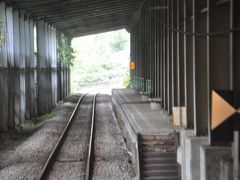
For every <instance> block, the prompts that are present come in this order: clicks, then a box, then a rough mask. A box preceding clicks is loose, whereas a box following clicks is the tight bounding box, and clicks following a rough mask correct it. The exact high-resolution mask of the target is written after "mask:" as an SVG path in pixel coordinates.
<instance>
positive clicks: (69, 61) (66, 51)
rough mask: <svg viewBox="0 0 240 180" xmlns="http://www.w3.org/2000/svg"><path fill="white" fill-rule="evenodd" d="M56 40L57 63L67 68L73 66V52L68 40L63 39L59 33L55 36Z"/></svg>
mask: <svg viewBox="0 0 240 180" xmlns="http://www.w3.org/2000/svg"><path fill="white" fill-rule="evenodd" d="M57 38H58V47H57V56H58V63H63V64H66V65H68V66H73V62H74V59H75V56H74V50H73V48H72V46H71V39H70V38H66V37H65V38H63V37H62V36H61V33H58V34H57Z"/></svg>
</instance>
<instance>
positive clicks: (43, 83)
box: [37, 21, 48, 115]
mask: <svg viewBox="0 0 240 180" xmlns="http://www.w3.org/2000/svg"><path fill="white" fill-rule="evenodd" d="M37 47H38V50H37V51H38V61H37V62H38V64H37V68H38V75H37V78H38V79H37V83H38V87H37V88H38V97H37V99H38V100H37V102H38V114H39V115H42V114H44V113H46V112H47V111H48V105H47V104H46V99H47V98H48V92H47V85H48V84H47V81H48V80H47V76H46V37H45V23H44V21H37Z"/></svg>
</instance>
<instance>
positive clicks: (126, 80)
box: [123, 73, 131, 88]
mask: <svg viewBox="0 0 240 180" xmlns="http://www.w3.org/2000/svg"><path fill="white" fill-rule="evenodd" d="M130 85H131V78H130V75H129V74H128V73H127V74H126V75H125V77H124V79H123V86H124V87H125V88H129V87H130Z"/></svg>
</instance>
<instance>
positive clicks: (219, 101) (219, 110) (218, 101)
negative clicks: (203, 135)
mask: <svg viewBox="0 0 240 180" xmlns="http://www.w3.org/2000/svg"><path fill="white" fill-rule="evenodd" d="M235 112H236V109H234V108H233V107H232V106H231V105H230V104H229V103H228V102H227V101H226V100H224V99H223V98H222V97H221V96H219V95H218V94H217V93H216V92H215V91H212V124H211V129H212V130H213V129H215V128H216V127H218V126H219V125H221V124H222V123H223V122H224V121H225V120H226V119H228V118H229V117H230V116H231V115H233V114H234V113H235Z"/></svg>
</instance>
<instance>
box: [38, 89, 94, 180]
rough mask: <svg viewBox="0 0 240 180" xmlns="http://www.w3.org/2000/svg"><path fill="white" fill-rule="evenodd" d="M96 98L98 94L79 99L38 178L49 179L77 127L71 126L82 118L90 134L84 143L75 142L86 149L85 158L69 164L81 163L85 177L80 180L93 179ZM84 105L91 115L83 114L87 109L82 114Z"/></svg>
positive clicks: (74, 160)
mask: <svg viewBox="0 0 240 180" xmlns="http://www.w3.org/2000/svg"><path fill="white" fill-rule="evenodd" d="M96 96H97V94H96V95H88V94H84V95H82V96H81V97H80V98H79V100H78V102H77V104H76V107H75V108H74V111H73V113H72V114H71V116H70V118H69V120H68V123H67V125H66V127H65V128H64V130H63V132H62V134H61V136H60V138H59V140H58V142H57V143H56V145H55V147H54V148H53V150H52V152H51V154H50V156H49V157H48V159H47V161H46V163H45V165H44V167H43V169H42V172H41V173H40V176H39V177H38V179H39V180H43V179H48V177H49V176H50V174H51V173H52V171H53V167H54V165H55V164H56V163H57V162H58V158H59V157H60V156H61V150H62V148H63V146H64V145H65V144H67V143H68V142H67V141H68V140H67V136H68V133H69V132H71V129H72V128H74V126H75V125H73V126H71V125H72V124H73V123H77V121H78V118H77V116H79V117H82V118H81V121H82V122H83V123H84V124H85V125H86V127H87V128H86V129H88V130H89V131H88V132H87V133H86V134H88V136H87V137H86V138H85V139H84V140H82V141H79V140H74V143H81V147H83V149H84V150H83V152H84V153H83V155H81V156H83V158H80V159H79V158H78V159H71V160H70V161H69V163H71V162H77V161H79V162H81V164H82V167H79V168H78V169H79V170H80V171H81V169H82V171H83V172H81V173H80V174H83V176H81V178H80V179H85V180H89V179H90V178H91V174H92V158H93V156H92V154H93V138H94V122H95V105H96ZM89 98H90V99H91V100H90V103H91V104H89V102H88V100H87V99H89ZM84 101H85V102H84ZM84 104H85V105H86V104H87V105H88V111H87V112H89V113H85V114H84V113H83V112H86V109H85V110H82V113H81V106H83V105H84ZM89 108H90V109H89ZM79 113H80V114H79ZM82 114H83V115H82ZM75 128H76V127H75ZM86 129H84V130H86ZM81 134H82V132H81ZM79 151H80V150H79ZM64 163H68V161H64ZM50 179H51V178H50Z"/></svg>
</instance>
